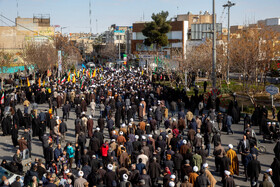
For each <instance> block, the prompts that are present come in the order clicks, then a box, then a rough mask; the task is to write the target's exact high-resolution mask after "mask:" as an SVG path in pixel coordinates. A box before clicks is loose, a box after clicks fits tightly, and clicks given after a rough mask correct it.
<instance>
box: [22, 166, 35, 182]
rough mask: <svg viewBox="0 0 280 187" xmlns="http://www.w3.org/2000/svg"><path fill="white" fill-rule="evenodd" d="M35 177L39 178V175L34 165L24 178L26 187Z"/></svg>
mask: <svg viewBox="0 0 280 187" xmlns="http://www.w3.org/2000/svg"><path fill="white" fill-rule="evenodd" d="M33 176H35V177H37V178H38V173H37V166H36V165H33V166H32V168H31V169H30V170H28V171H27V173H26V174H25V176H24V186H27V185H28V184H29V183H30V182H31V181H32V177H33Z"/></svg>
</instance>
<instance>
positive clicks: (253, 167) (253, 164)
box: [247, 160, 261, 178]
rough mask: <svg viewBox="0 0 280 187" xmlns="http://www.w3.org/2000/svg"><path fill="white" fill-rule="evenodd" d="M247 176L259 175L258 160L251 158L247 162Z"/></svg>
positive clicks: (259, 166) (259, 165) (257, 176)
mask: <svg viewBox="0 0 280 187" xmlns="http://www.w3.org/2000/svg"><path fill="white" fill-rule="evenodd" d="M247 173H248V177H250V178H252V177H256V178H259V175H260V173H261V164H260V161H258V160H251V161H250V162H249V164H248V170H247Z"/></svg>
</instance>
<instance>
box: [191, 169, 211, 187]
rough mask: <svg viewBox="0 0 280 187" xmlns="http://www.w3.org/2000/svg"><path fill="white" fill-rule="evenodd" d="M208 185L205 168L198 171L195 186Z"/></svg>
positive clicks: (204, 186)
mask: <svg viewBox="0 0 280 187" xmlns="http://www.w3.org/2000/svg"><path fill="white" fill-rule="evenodd" d="M208 185H210V181H209V179H208V178H207V176H206V174H205V170H204V169H202V170H201V171H200V175H199V176H198V177H197V178H196V180H195V185H194V186H195V187H207V186H208Z"/></svg>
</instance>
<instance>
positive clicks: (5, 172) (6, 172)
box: [0, 166, 24, 186]
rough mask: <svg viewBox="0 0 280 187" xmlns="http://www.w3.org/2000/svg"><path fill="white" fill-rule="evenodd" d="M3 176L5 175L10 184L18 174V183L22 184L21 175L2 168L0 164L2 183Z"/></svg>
mask: <svg viewBox="0 0 280 187" xmlns="http://www.w3.org/2000/svg"><path fill="white" fill-rule="evenodd" d="M3 176H6V177H7V179H8V181H9V183H10V184H12V183H13V182H14V181H15V180H16V177H17V176H19V177H20V184H21V186H23V185H24V183H23V182H24V177H23V176H21V175H17V174H14V173H12V172H10V171H9V170H7V169H5V168H3V167H2V166H0V183H2V177H3Z"/></svg>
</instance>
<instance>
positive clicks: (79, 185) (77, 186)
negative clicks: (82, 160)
mask: <svg viewBox="0 0 280 187" xmlns="http://www.w3.org/2000/svg"><path fill="white" fill-rule="evenodd" d="M78 176H79V178H77V179H76V180H75V182H74V187H84V183H85V182H87V180H86V179H84V178H83V176H84V172H83V171H79V172H78Z"/></svg>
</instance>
